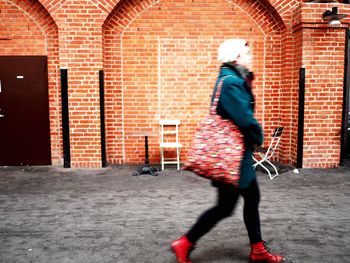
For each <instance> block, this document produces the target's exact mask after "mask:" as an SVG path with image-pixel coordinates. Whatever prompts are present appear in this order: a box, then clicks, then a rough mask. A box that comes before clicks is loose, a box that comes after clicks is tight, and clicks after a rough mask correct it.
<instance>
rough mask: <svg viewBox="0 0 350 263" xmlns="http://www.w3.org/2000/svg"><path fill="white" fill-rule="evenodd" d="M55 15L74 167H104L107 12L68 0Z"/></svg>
mask: <svg viewBox="0 0 350 263" xmlns="http://www.w3.org/2000/svg"><path fill="white" fill-rule="evenodd" d="M97 14H101V16H98V15H97ZM53 15H54V17H55V18H56V20H57V21H58V27H59V52H60V62H59V63H60V68H66V69H67V71H68V107H69V133H70V134H69V135H70V156H71V167H73V168H74V167H75V168H77V167H87V168H91V167H101V165H102V163H101V135H100V104H99V70H101V69H102V68H103V66H102V54H103V52H102V30H101V25H102V23H103V17H102V16H103V13H102V12H101V10H98V8H97V7H96V6H95V5H84V6H79V5H74V3H70V2H67V3H66V4H65V5H62V6H61V7H60V8H59V9H57V10H55V12H54V14H53Z"/></svg>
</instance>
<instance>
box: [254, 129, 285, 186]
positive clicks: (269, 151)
mask: <svg viewBox="0 0 350 263" xmlns="http://www.w3.org/2000/svg"><path fill="white" fill-rule="evenodd" d="M283 129H284V127H278V128H276V129H275V131H274V133H273V135H272V139H271V142H270V145H269V147H268V148H262V147H257V148H256V149H255V153H256V154H257V155H258V156H259V157H260V158H259V157H258V158H259V159H257V158H256V157H254V155H253V159H254V161H255V164H253V167H254V169H255V168H256V167H257V166H258V165H260V166H261V167H262V168H264V169H265V170H266V171H267V173H268V174H269V177H270V179H271V180H272V179H273V178H275V177H276V176H277V175H278V171H277V168H276V166H275V165H274V164H273V163H271V162H270V159H271V157H272V156H273V155H274V153H275V151H276V149H277V147H278V145H279V142H280V140H281V135H282V132H283ZM265 162H266V163H268V164H270V165H271V166H272V167H273V169H274V170H275V172H276V174H274V175H272V174H271V172H270V171H269V169H267V167H266V166H265V165H264V164H263V163H265Z"/></svg>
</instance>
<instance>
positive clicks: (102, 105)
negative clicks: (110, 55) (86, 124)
mask: <svg viewBox="0 0 350 263" xmlns="http://www.w3.org/2000/svg"><path fill="white" fill-rule="evenodd" d="M99 80H100V119H101V159H102V167H107V161H106V131H105V91H104V72H103V70H100V71H99Z"/></svg>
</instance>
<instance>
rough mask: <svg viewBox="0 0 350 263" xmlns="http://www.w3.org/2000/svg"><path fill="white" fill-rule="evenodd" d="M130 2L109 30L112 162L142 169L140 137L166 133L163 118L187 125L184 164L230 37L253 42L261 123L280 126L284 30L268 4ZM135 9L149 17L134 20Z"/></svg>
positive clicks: (153, 141) (154, 155) (154, 154)
mask: <svg viewBox="0 0 350 263" xmlns="http://www.w3.org/2000/svg"><path fill="white" fill-rule="evenodd" d="M127 3H128V4H126V5H121V6H118V8H117V9H116V10H115V14H113V15H112V16H111V17H110V20H109V21H108V23H106V25H105V45H104V48H105V51H106V57H105V71H106V89H107V91H106V94H107V95H106V101H107V104H106V106H107V115H108V117H107V119H108V120H107V127H108V129H107V134H108V135H107V137H108V147H107V149H108V157H109V159H108V161H109V162H115V163H123V162H126V163H140V162H142V160H143V155H144V153H143V144H144V141H143V137H140V136H139V137H135V136H134V135H133V134H135V133H137V132H140V131H143V130H148V131H152V132H153V133H154V134H158V132H159V124H158V122H159V119H161V118H167V119H174V118H177V119H180V120H181V122H182V124H181V126H180V140H181V142H182V143H183V144H184V147H183V151H182V159H184V158H185V157H186V152H187V149H188V146H189V144H190V142H191V138H192V135H193V132H194V129H195V127H196V124H197V122H198V121H199V120H200V119H201V118H202V117H203V116H204V115H205V114H206V113H207V112H208V105H209V99H210V95H211V92H212V87H213V85H214V82H215V79H216V76H217V72H218V67H219V64H218V62H217V60H216V57H217V48H218V46H219V44H220V43H221V42H222V41H223V40H224V39H226V38H228V37H230V38H234V37H241V38H245V39H247V40H248V41H249V42H250V45H251V46H252V49H253V56H254V70H255V72H256V81H255V82H254V86H255V94H256V98H257V115H258V118H259V119H260V120H261V122H263V123H264V127H265V128H266V130H267V131H268V132H269V134H270V133H271V130H272V127H274V126H276V125H278V122H279V119H278V117H277V116H278V111H279V110H278V109H279V103H280V100H279V98H278V94H279V91H278V90H279V87H280V85H279V84H280V80H281V75H280V74H281V62H280V61H281V57H282V46H281V35H280V33H281V32H280V30H279V29H280V27H281V25H279V24H277V23H276V22H275V20H274V19H272V17H271V16H270V15H269V14H268V13H267V12H266V10H264V9H263V8H262V6H261V5H260V4H259V5H257V4H255V5H253V7H252V5H251V4H249V2H243V3H240V5H238V4H236V5H233V4H229V3H227V1H224V0H222V1H216V3H215V5H214V4H213V3H212V1H208V0H201V1H195V2H189V1H177V2H176V3H174V2H173V1H162V2H161V3H160V2H159V3H156V4H153V5H148V6H146V4H144V3H146V1H130V2H127ZM143 4H144V8H143V9H138V8H137V7H140V6H142V5H143ZM128 10H140V11H141V13H140V14H137V13H136V14H133V15H134V17H130V16H126V14H129V13H130V12H128ZM174 10H176V11H174ZM218 14H220V15H218ZM253 17H259V19H260V21H258V22H257V21H254V19H253ZM242 20H243V21H245V23H242ZM258 25H261V26H258ZM218 28H219V29H220V30H218ZM273 30H275V31H273ZM117 43H120V44H119V45H117ZM263 105H265V107H263ZM276 109H277V110H276ZM118 124H119V125H118ZM158 142H159V138H158V136H157V135H156V136H151V137H150V155H151V161H153V162H159V147H158Z"/></svg>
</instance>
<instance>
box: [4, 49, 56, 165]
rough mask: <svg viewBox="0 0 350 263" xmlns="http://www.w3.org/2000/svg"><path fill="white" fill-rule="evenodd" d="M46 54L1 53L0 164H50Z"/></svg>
mask: <svg viewBox="0 0 350 263" xmlns="http://www.w3.org/2000/svg"><path fill="white" fill-rule="evenodd" d="M47 79H48V76H47V57H43V56H40V57H38V56H35V57H34V56H20V57H14V56H0V81H1V83H0V85H1V90H0V109H1V110H0V165H2V166H4V165H48V164H51V154H50V148H51V147H50V124H49V104H48V81H47Z"/></svg>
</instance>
